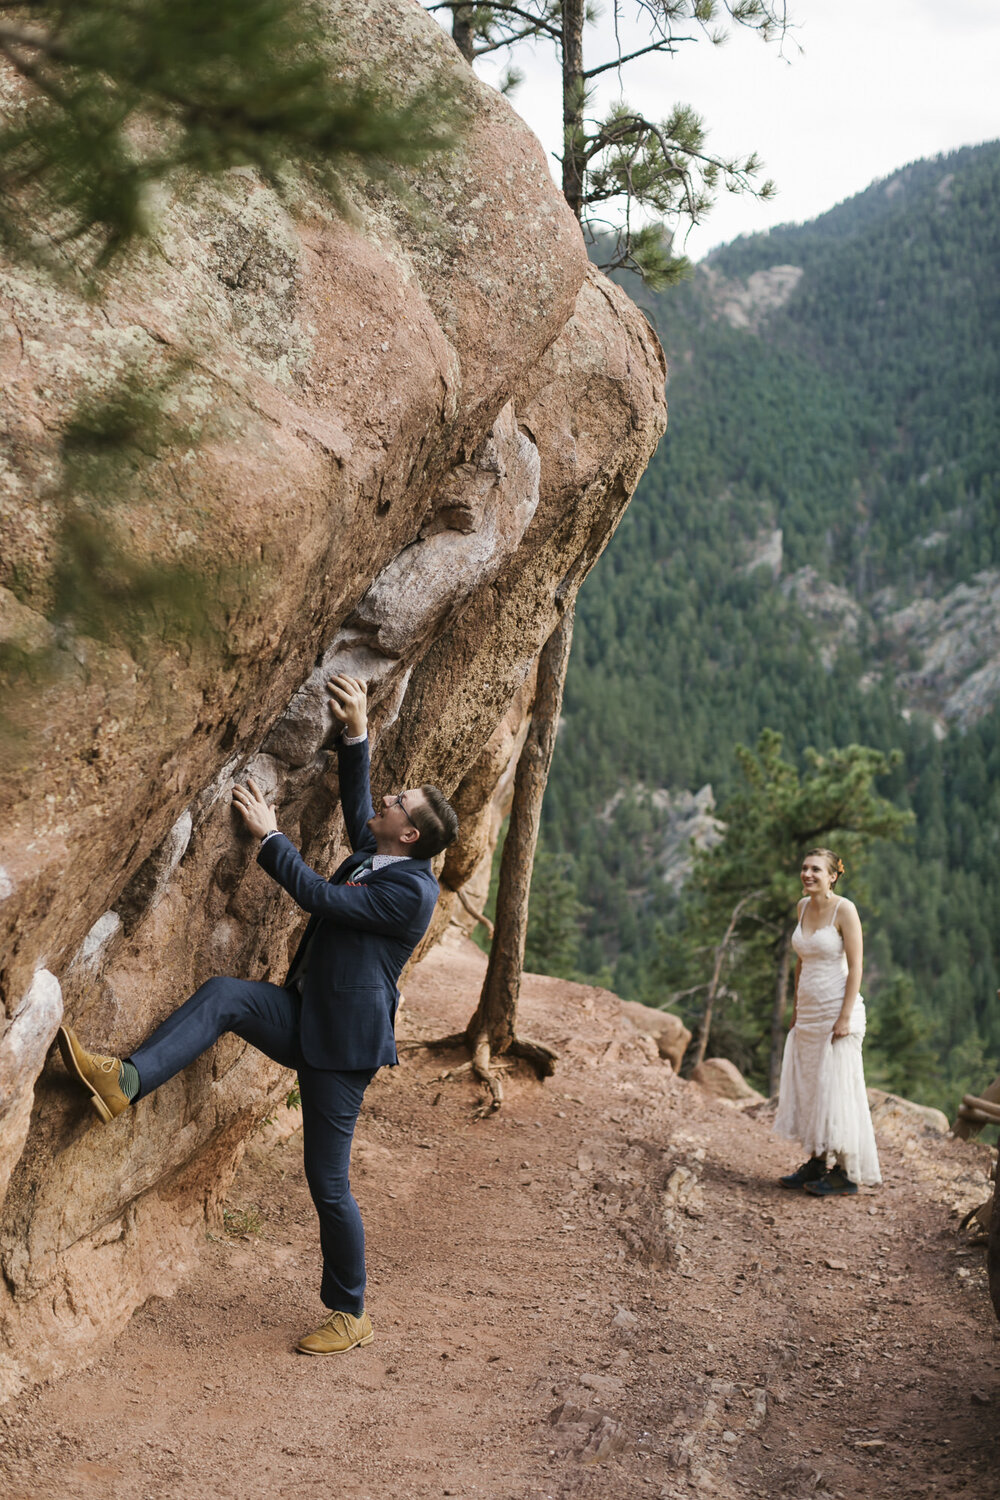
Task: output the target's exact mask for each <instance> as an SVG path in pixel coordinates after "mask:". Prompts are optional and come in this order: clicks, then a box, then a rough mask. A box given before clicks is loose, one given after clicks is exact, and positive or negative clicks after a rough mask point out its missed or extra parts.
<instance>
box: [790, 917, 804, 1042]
mask: <svg viewBox="0 0 1000 1500" xmlns="http://www.w3.org/2000/svg"><path fill="white" fill-rule="evenodd" d="M804 905H805V901H800V902H799V904H798V906H797V907H796V908H795V910H796V912H797V913H798V918H799V921H800V922H801V921H802V908H803V906H804ZM801 973H802V960H801V959H800V958H799V955H798V954H797V953H796V955H795V993H794V995H793V997H792V1023H791V1026H789V1028H788V1029H789V1031H791V1029H792V1026H794V1025H795V1022H796V1021H797V1020H798V1015H799V975H800V974H801Z"/></svg>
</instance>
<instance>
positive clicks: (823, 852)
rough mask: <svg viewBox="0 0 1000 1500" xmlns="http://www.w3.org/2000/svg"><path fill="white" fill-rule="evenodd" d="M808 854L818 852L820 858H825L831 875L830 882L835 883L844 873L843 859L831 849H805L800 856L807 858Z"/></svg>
mask: <svg viewBox="0 0 1000 1500" xmlns="http://www.w3.org/2000/svg"><path fill="white" fill-rule="evenodd" d="M810 854H818V855H819V857H820V859H825V860H826V867H827V869H828V870H829V871H830V874H831V875H832V876H833V881H832V884H833V885H836V884H837V881H838V880H839V879H840V877H841V875H843V873H844V861H843V860H842V859H841V857H840V855H839V854H834V852H833V850H832V849H807V850H806V852H805V854H803V856H802V858H803V859H808V858H809V856H810Z"/></svg>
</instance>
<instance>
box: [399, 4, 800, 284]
mask: <svg viewBox="0 0 1000 1500" xmlns="http://www.w3.org/2000/svg"><path fill="white" fill-rule="evenodd" d="M428 9H430V10H432V11H448V12H450V13H451V17H452V36H453V38H454V40H455V43H456V45H457V46H458V48H459V50H460V51H461V53H462V55H463V56H464V57H465V58H466V60H467V61H468V62H470V63H473V62H475V60H476V59H477V58H478V57H482V56H484V55H487V54H490V53H494V52H497V51H499V50H501V49H504V48H508V47H512V46H514V45H516V44H517V43H520V42H544V43H547V44H548V45H550V46H552V47H554V48H555V51H556V53H557V55H558V57H559V58H560V61H561V63H562V102H563V155H562V189H563V194H564V196H565V198H566V202H567V203H568V204H569V206H570V208H571V209H572V210H573V212H574V214H575V215H576V217H577V219H578V220H579V221H580V223H581V225H582V226H583V228H584V232H585V234H586V235H587V237H588V240H589V241H590V242H591V243H597V242H598V241H599V242H600V249H601V254H602V262H601V263H602V269H604V270H614V269H617V268H620V267H627V268H628V269H630V270H634V271H638V272H639V273H640V275H641V276H642V277H643V279H644V280H645V281H647V282H648V283H649V284H651V285H652V286H658V287H662V286H666V285H668V284H669V283H670V282H672V281H676V280H678V279H679V278H680V277H681V276H682V275H684V274H685V272H686V271H687V269H688V262H687V260H686V259H685V258H684V257H678V256H674V255H673V253H672V250H671V245H672V240H673V229H674V227H675V226H676V225H677V224H678V223H679V222H681V221H683V220H686V221H688V222H689V223H691V224H698V223H701V221H702V220H703V219H704V217H705V215H706V214H707V212H708V210H709V209H710V208H711V206H712V203H713V201H714V199H715V195H716V193H717V191H718V190H719V188H721V187H724V188H725V189H726V190H727V191H729V192H750V193H753V194H754V195H755V196H757V197H761V198H767V197H770V196H771V195H772V194H773V192H774V184H773V183H771V182H769V181H765V182H762V183H761V184H760V185H759V186H757V178H758V176H759V174H760V170H761V163H760V162H759V161H758V159H757V157H756V156H755V155H753V154H751V155H749V156H745V157H731V158H725V157H721V156H718V155H715V154H713V153H712V152H711V151H709V150H708V149H707V147H706V131H705V126H704V123H703V121H702V120H701V118H700V116H699V115H697V114H696V113H695V111H694V110H693V109H692V108H691V107H690V106H689V105H686V104H678V105H675V106H674V107H673V109H672V110H671V112H670V114H669V115H668V116H667V118H666V119H665V120H651V119H648V118H647V117H646V116H645V115H643V114H642V113H641V112H639V111H637V110H635V109H632V108H630V106H629V105H628V104H627V103H626V102H625V100H624V99H621V100H619V101H618V102H617V103H616V104H615V105H614V106H613V107H612V108H611V109H610V110H609V111H608V113H607V114H606V115H605V116H604V117H603V118H594V117H593V116H591V115H589V114H588V109H589V106H590V103H591V100H592V97H593V91H594V85H595V83H596V81H597V79H599V78H601V77H602V76H603V75H604V74H605V73H608V72H611V71H612V70H621V69H622V68H623V67H626V66H627V65H628V64H629V63H632V62H635V61H636V60H637V59H638V58H641V57H648V56H650V55H651V54H662V55H665V56H670V55H672V54H673V53H675V52H676V51H677V50H678V48H679V47H681V46H682V45H684V44H685V43H688V42H692V41H696V40H699V39H701V40H707V41H709V42H712V43H714V44H715V45H719V44H720V43H722V42H723V41H724V40H725V39H726V37H727V35H729V34H730V32H731V31H732V29H733V28H734V27H745V28H748V29H750V30H753V31H756V32H758V33H759V34H760V36H761V37H762V38H763V39H764V40H765V41H772V40H775V39H777V40H779V41H780V40H783V39H784V38H785V36H786V35H787V32H788V29H789V25H790V22H789V17H788V7H787V4H786V3H785V0H636V5H635V14H636V17H637V19H638V20H639V22H640V24H641V25H642V28H643V31H644V34H645V40H644V41H643V42H642V44H641V45H640V46H638V47H636V48H634V49H633V50H632V51H630V52H627V53H625V52H623V51H622V47H621V43H620V40H618V21H619V19H620V18H621V16H622V13H623V10H624V7H623V6H622V5H621V3H620V0H615V5H614V16H615V23H616V24H615V36H616V40H618V46H617V49H616V51H615V53H614V55H613V56H611V57H608V58H602V59H601V60H599V61H593V60H590V59H589V58H586V57H585V52H586V50H587V48H586V41H587V36H586V32H587V27H588V26H593V24H594V23H595V22H596V20H597V18H598V15H599V11H598V10H597V8H596V7H592V6H588V4H587V0H524V3H523V4H505V3H496V4H490V5H469V4H467V3H464V0H433V3H431V4H430V5H429V6H428ZM519 81H520V76H519V75H518V74H516V73H514V72H513V71H512V70H510V69H508V72H507V75H506V77H505V78H504V80H503V85H502V86H503V87H504V88H505V89H506V88H510V87H514V86H516V84H517V83H518V82H519ZM647 221H648V222H647Z"/></svg>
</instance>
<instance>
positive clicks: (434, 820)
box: [410, 785, 458, 859]
mask: <svg viewBox="0 0 1000 1500" xmlns="http://www.w3.org/2000/svg"><path fill="white" fill-rule="evenodd" d="M420 790H421V792H422V793H423V798H424V800H423V802H421V803H420V805H419V806H418V807H415V808H414V809H413V814H412V816H411V818H410V821H411V823H412V824H413V826H414V827H415V828H416V829H417V830H418V831H419V833H420V837H419V838H418V839H417V841H416V843H415V844H411V845H410V848H411V850H412V855H411V857H412V858H413V859H433V858H434V855H435V854H440V853H441V850H442V849H447V847H448V845H449V844H450V843H451V842H452V840H453V839H454V838H455V836H456V834H457V833H458V818H457V817H456V815H455V809H454V808H453V807H452V805H451V803H450V802H449V801H448V799H447V798H446V797H445V794H444V792H442V791H441V789H440V787H436V786H430V785H425V786H422V787H421V788H420Z"/></svg>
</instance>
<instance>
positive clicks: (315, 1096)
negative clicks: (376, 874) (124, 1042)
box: [130, 978, 378, 1317]
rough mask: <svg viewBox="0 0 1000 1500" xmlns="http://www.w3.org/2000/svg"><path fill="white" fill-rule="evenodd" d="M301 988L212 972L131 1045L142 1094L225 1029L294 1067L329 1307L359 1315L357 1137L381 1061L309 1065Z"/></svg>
mask: <svg viewBox="0 0 1000 1500" xmlns="http://www.w3.org/2000/svg"><path fill="white" fill-rule="evenodd" d="M300 1010H301V1000H300V997H299V994H298V991H297V990H294V989H285V988H283V987H282V986H281V985H277V984H267V983H265V982H264V981H263V980H252V979H228V978H220V979H209V980H208V982H207V983H206V984H203V985H202V986H201V988H200V989H198V990H195V992H194V994H193V995H192V996H191V998H190V1000H186V1001H185V1002H184V1004H183V1005H182V1006H181V1007H180V1009H179V1010H175V1011H174V1013H173V1015H172V1016H169V1017H168V1018H167V1020H166V1021H164V1023H163V1025H162V1026H159V1027H157V1029H156V1031H154V1032H153V1034H152V1036H151V1037H149V1038H148V1039H147V1040H146V1041H145V1042H143V1044H142V1046H141V1047H140V1048H139V1049H138V1050H137V1051H136V1052H133V1053H132V1056H131V1058H130V1061H131V1062H132V1063H133V1064H134V1066H135V1068H136V1070H137V1071H138V1074H139V1080H140V1084H141V1087H140V1091H139V1098H144V1097H145V1096H146V1095H147V1094H151V1093H152V1092H153V1090H154V1089H156V1088H159V1086H160V1084H161V1083H165V1082H166V1081H167V1079H168V1078H173V1076H174V1074H175V1073H179V1072H180V1071H181V1069H182V1068H186V1067H187V1065H188V1063H190V1062H193V1061H194V1059H195V1058H196V1057H199V1056H200V1055H201V1053H202V1052H204V1051H205V1050H206V1049H207V1048H208V1047H211V1046H212V1045H213V1043H215V1042H216V1041H218V1039H219V1037H220V1036H221V1035H222V1033H223V1032H224V1031H232V1032H234V1033H235V1035H236V1036H238V1037H242V1038H243V1040H244V1041H245V1042H250V1043H251V1045H252V1046H254V1047H257V1048H258V1049H259V1050H260V1051H261V1052H263V1053H265V1054H266V1055H267V1056H268V1057H270V1058H272V1059H273V1060H274V1061H275V1062H276V1063H280V1065H281V1066H282V1067H283V1068H295V1069H296V1070H297V1072H298V1075H299V1090H300V1093H301V1096H302V1150H303V1156H304V1160H305V1171H306V1181H307V1182H308V1184H309V1191H310V1193H311V1194H312V1200H313V1203H314V1204H315V1205H316V1212H317V1213H318V1214H319V1234H320V1246H321V1248H322V1252H323V1280H322V1284H321V1286H320V1297H321V1299H322V1301H323V1304H324V1305H325V1306H326V1307H329V1308H331V1309H338V1308H339V1309H340V1311H341V1312H347V1313H351V1314H352V1315H353V1316H354V1317H358V1316H359V1315H360V1313H361V1312H362V1310H363V1308H364V1305H365V1230H364V1225H363V1224H362V1222H361V1214H360V1212H359V1210H358V1205H357V1204H356V1203H355V1201H354V1197H353V1195H352V1193H351V1185H350V1179H349V1174H350V1163H351V1141H352V1139H353V1137H354V1126H355V1123H356V1122H357V1118H358V1113H359V1111H360V1109H361V1101H362V1099H363V1098H364V1094H365V1089H366V1088H367V1087H368V1085H369V1083H370V1082H371V1080H372V1078H373V1077H374V1076H375V1073H376V1072H377V1071H378V1069H377V1068H366V1069H362V1070H360V1071H350V1072H335V1071H333V1070H332V1069H329V1068H311V1067H310V1066H309V1064H308V1063H307V1062H306V1061H305V1059H304V1058H303V1057H302V1055H301V1052H300V1049H299V1015H300Z"/></svg>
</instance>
